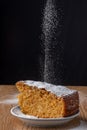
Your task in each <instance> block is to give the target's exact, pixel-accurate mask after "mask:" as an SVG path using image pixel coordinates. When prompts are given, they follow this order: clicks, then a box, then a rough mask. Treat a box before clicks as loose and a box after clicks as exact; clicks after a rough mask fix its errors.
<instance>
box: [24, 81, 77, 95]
mask: <svg viewBox="0 0 87 130" xmlns="http://www.w3.org/2000/svg"><path fill="white" fill-rule="evenodd" d="M22 82H24V84H26V85H29V86H32V87H34V86H36V87H37V88H44V89H46V90H47V91H50V92H51V93H53V94H55V95H57V96H60V97H61V96H65V95H71V94H72V93H74V92H76V90H71V89H68V88H67V87H65V86H62V85H53V84H50V83H46V82H40V81H33V80H25V81H22Z"/></svg>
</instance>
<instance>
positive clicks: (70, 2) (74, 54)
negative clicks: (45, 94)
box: [0, 0, 87, 85]
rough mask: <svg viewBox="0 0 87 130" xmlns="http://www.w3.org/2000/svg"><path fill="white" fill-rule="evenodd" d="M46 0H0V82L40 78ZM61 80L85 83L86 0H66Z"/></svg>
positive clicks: (76, 83)
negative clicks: (43, 14)
mask: <svg viewBox="0 0 87 130" xmlns="http://www.w3.org/2000/svg"><path fill="white" fill-rule="evenodd" d="M45 2H46V0H45V1H44V0H38V1H36V0H32V1H29V0H15V1H14V0H8V1H7V0H3V1H1V2H0V16H1V17H0V19H1V20H0V31H1V36H0V84H14V83H15V82H16V81H18V80H24V79H32V80H41V77H40V63H39V58H40V53H41V50H40V49H41V48H40V43H41V40H40V36H41V33H42V32H41V22H42V11H43V8H44V3H45ZM64 35H65V37H64V47H65V48H64V66H65V68H64V84H67V85H87V2H86V0H84V1H82V0H80V1H79V0H67V1H66V2H65V34H64Z"/></svg>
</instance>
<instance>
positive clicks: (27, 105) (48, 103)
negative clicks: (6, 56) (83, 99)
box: [16, 80, 79, 118]
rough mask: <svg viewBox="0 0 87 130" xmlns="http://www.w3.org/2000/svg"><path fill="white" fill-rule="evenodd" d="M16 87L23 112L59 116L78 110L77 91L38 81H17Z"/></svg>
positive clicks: (44, 116) (42, 115)
mask: <svg viewBox="0 0 87 130" xmlns="http://www.w3.org/2000/svg"><path fill="white" fill-rule="evenodd" d="M16 87H17V89H18V90H19V92H20V94H19V95H18V99H19V106H20V109H21V111H22V112H23V113H25V114H28V115H33V116H37V117H39V118H59V117H66V116H70V115H73V114H75V113H77V112H78V111H79V95H78V91H76V90H71V89H68V88H67V87H65V86H61V85H53V84H49V83H46V82H39V81H31V80H26V81H18V82H17V83H16Z"/></svg>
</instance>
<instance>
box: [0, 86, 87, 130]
mask: <svg viewBox="0 0 87 130" xmlns="http://www.w3.org/2000/svg"><path fill="white" fill-rule="evenodd" d="M69 88H71V89H76V90H78V91H79V97H80V116H79V117H77V118H75V119H74V120H72V121H71V122H69V123H68V124H65V125H62V126H57V127H55V128H37V127H36V128H35V127H32V126H29V125H27V124H26V123H24V122H23V121H21V120H19V119H18V118H16V117H14V116H13V115H11V113H10V109H11V108H12V107H13V106H16V105H17V95H18V90H17V89H16V87H15V86H14V85H0V130H78V129H79V130H87V86H69Z"/></svg>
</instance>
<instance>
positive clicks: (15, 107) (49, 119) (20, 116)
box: [10, 105, 80, 121]
mask: <svg viewBox="0 0 87 130" xmlns="http://www.w3.org/2000/svg"><path fill="white" fill-rule="evenodd" d="M15 109H19V110H20V106H18V105H17V106H14V107H12V108H11V110H10V112H11V114H12V115H13V116H16V117H18V118H21V119H25V120H34V121H54V120H56V121H62V120H69V119H70V120H71V119H73V118H75V117H77V116H79V113H80V112H79V111H78V112H77V113H76V114H74V115H71V116H67V117H60V118H38V117H35V116H31V115H29V116H31V117H28V115H27V116H26V115H25V114H24V113H22V112H21V111H20V112H21V113H22V114H23V115H24V116H22V115H17V114H16V113H14V112H13V111H14V110H15Z"/></svg>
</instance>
